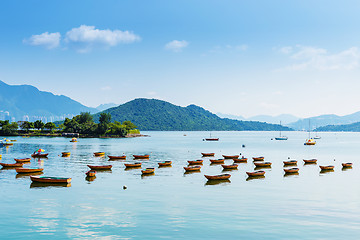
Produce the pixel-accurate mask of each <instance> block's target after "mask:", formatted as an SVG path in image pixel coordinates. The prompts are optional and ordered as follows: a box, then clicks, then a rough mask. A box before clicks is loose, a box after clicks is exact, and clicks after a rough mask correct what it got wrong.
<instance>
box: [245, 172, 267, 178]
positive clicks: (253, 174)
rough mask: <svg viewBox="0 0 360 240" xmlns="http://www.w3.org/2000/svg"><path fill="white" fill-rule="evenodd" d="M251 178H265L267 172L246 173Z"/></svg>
mask: <svg viewBox="0 0 360 240" xmlns="http://www.w3.org/2000/svg"><path fill="white" fill-rule="evenodd" d="M246 174H247V175H248V176H249V177H257V176H264V175H265V171H255V172H246Z"/></svg>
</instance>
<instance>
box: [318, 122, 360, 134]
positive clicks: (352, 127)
mask: <svg viewBox="0 0 360 240" xmlns="http://www.w3.org/2000/svg"><path fill="white" fill-rule="evenodd" d="M316 131H318V132H360V122H356V123H352V124H344V125H327V126H324V127H319V128H317V129H316Z"/></svg>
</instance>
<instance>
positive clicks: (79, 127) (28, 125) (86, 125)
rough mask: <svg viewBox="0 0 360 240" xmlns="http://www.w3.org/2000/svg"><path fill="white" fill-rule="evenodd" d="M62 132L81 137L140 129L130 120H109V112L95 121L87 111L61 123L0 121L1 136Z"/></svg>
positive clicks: (124, 133) (136, 132)
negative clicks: (76, 134)
mask: <svg viewBox="0 0 360 240" xmlns="http://www.w3.org/2000/svg"><path fill="white" fill-rule="evenodd" d="M63 133H79V135H80V136H81V137H126V136H134V135H139V134H140V131H139V130H138V129H137V126H136V125H135V124H133V123H132V122H131V121H123V122H118V121H114V122H111V114H109V113H101V114H100V116H99V121H98V123H96V122H95V121H94V119H93V116H92V115H91V114H90V113H89V112H82V113H80V114H79V115H77V116H75V117H73V118H72V119H69V118H66V119H65V121H64V122H63V123H61V124H55V123H53V122H48V123H43V122H42V121H41V120H37V121H35V122H29V121H22V122H21V123H20V124H18V123H17V122H12V123H10V122H9V121H8V120H6V121H0V135H2V136H17V135H21V136H62V134H63Z"/></svg>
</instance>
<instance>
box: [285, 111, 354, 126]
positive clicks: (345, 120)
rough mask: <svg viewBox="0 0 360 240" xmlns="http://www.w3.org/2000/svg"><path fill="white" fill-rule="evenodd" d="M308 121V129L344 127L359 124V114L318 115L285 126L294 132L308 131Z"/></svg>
mask: <svg viewBox="0 0 360 240" xmlns="http://www.w3.org/2000/svg"><path fill="white" fill-rule="evenodd" d="M309 120H310V125H311V126H310V128H311V129H315V128H317V127H322V126H327V125H344V124H351V123H355V122H360V112H355V113H353V114H349V115H345V116H338V115H335V114H328V115H320V116H317V117H311V118H304V119H301V120H298V121H296V122H294V123H290V124H287V126H289V127H291V128H293V129H295V130H308V129H309Z"/></svg>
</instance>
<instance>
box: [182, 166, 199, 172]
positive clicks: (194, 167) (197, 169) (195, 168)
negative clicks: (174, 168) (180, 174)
mask: <svg viewBox="0 0 360 240" xmlns="http://www.w3.org/2000/svg"><path fill="white" fill-rule="evenodd" d="M184 169H185V171H187V172H190V171H200V169H201V166H189V167H184Z"/></svg>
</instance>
